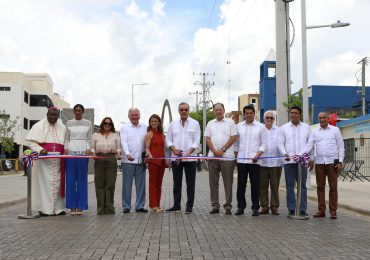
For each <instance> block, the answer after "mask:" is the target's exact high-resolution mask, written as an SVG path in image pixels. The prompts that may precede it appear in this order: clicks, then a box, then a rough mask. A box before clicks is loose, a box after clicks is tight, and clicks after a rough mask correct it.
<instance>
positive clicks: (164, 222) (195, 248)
mask: <svg viewBox="0 0 370 260" xmlns="http://www.w3.org/2000/svg"><path fill="white" fill-rule="evenodd" d="M3 177H5V176H0V184H2V183H5V180H6V181H7V182H8V185H9V186H10V185H11V184H12V182H11V179H12V178H13V180H17V178H18V184H17V183H16V182H15V181H14V182H13V184H14V183H15V184H14V185H12V186H13V188H14V189H12V188H11V187H8V190H9V193H12V192H13V191H15V190H17V189H19V183H20V182H21V181H23V179H22V178H21V177H22V176H9V177H6V178H5V179H4V178H3ZM91 177H92V176H91ZM91 177H90V178H91ZM147 177H148V176H147ZM147 180H148V178H147ZM23 182H25V180H24V181H23ZM184 182H185V180H183V186H182V196H183V197H182V203H181V208H182V212H177V213H165V212H161V213H157V212H151V211H150V212H149V213H141V212H136V211H135V209H136V208H135V197H136V196H135V192H134V191H135V188H133V192H134V194H133V196H132V201H131V202H132V203H131V212H130V213H127V214H126V213H125V214H124V213H122V206H121V205H122V175H121V174H120V175H119V176H118V177H117V181H116V190H115V199H114V200H115V207H116V214H112V215H97V205H96V197H95V187H94V186H95V185H94V183H91V184H90V185H89V190H88V192H89V195H88V197H89V209H88V210H86V211H84V214H83V215H82V216H71V215H69V214H67V215H65V216H55V217H45V218H44V217H43V218H37V219H33V220H26V219H18V217H17V216H19V215H22V214H24V213H25V211H26V203H25V202H23V203H18V204H17V205H13V206H9V207H7V208H3V209H0V259H30V260H33V259H35V260H36V259H61V260H63V259H103V260H108V259H133V260H139V259H143V260H150V259H161V260H162V259H194V260H196V259H202V260H208V259H209V260H211V259H264V260H269V259H272V260H277V259H368V258H369V254H370V248H369V244H370V229H369V223H370V218H369V217H368V216H365V215H360V214H356V213H354V212H351V211H348V210H343V209H342V210H339V217H338V219H336V220H332V219H330V218H329V217H326V218H320V219H316V218H313V217H312V214H314V213H315V211H316V201H308V211H307V212H308V214H309V216H310V218H309V219H308V220H307V221H302V220H294V219H290V218H287V213H288V212H287V208H286V203H285V196H284V195H285V193H284V192H283V191H282V192H281V193H280V198H281V199H280V202H281V203H280V206H281V210H280V215H279V216H275V215H272V214H269V215H261V216H259V217H253V216H251V213H252V212H251V209H250V198H251V196H250V187H249V184H248V188H247V191H246V199H247V203H248V205H247V208H246V209H245V214H244V215H239V216H237V215H235V211H236V204H237V202H236V199H235V193H236V186H237V183H236V180H235V179H234V184H233V195H234V196H233V203H232V204H233V209H232V212H233V213H234V214H232V215H226V214H225V211H224V209H223V208H221V212H220V214H210V213H209V212H210V210H211V202H210V191H209V176H208V172H206V171H202V172H197V177H196V191H195V203H194V208H193V213H192V214H185V212H184V209H185V205H186V201H187V200H186V185H185V183H184ZM343 184H345V185H343ZM348 185H350V186H355V187H356V188H355V190H353V191H351V190H349V189H343V188H344V187H345V186H346V187H347V186H348ZM363 185H365V187H369V185H370V184H369V183H366V184H363V183H359V182H357V183H349V184H348V183H340V184H339V186H340V189H341V190H340V191H339V192H342V195H341V198H344V197H349V195H348V192H347V195H346V194H345V190H347V191H348V190H349V193H352V194H353V198H354V199H355V200H356V203H357V202H358V201H359V198H358V197H364V198H367V197H368V194H369V192H367V193H365V195H363V194H358V193H357V192H358V190H359V189H357V187H358V186H363ZM2 187H4V185H2ZM23 187H25V185H24V186H23ZM364 189H365V190H366V188H364ZM24 192H25V189H24ZM146 192H147V193H146V194H148V185H147V189H146ZM310 192H312V193H313V194H314V192H315V191H314V190H312V191H310ZM1 193H4V192H3V189H2V188H1V187H0V194H1ZM366 195H367V196H366ZM365 196H366V197H365ZM224 201H225V196H224V192H223V183H222V181H221V182H220V203H224ZM352 203H353V201H352ZM358 205H360V204H358ZM361 205H362V204H361ZM161 206H162V207H163V208H166V209H167V208H169V207H171V206H173V178H172V172H168V171H166V173H165V175H164V178H163V185H162V197H161ZM145 207H146V208H147V207H148V200H147V201H146V204H145Z"/></svg>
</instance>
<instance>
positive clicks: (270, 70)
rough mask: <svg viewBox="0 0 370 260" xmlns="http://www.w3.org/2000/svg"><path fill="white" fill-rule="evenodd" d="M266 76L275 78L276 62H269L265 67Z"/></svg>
mask: <svg viewBox="0 0 370 260" xmlns="http://www.w3.org/2000/svg"><path fill="white" fill-rule="evenodd" d="M267 73H268V74H267V77H269V78H275V77H276V64H269V65H268V68H267Z"/></svg>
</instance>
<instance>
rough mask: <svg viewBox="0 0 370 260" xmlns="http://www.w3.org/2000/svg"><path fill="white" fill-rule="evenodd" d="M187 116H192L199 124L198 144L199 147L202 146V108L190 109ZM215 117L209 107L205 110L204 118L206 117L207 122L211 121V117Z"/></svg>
mask: <svg viewBox="0 0 370 260" xmlns="http://www.w3.org/2000/svg"><path fill="white" fill-rule="evenodd" d="M189 116H190V117H191V118H193V119H194V120H197V121H198V123H199V125H200V131H201V135H200V136H201V138H200V145H201V147H202V146H203V138H202V137H203V111H202V110H198V111H195V110H194V111H191V112H190V113H189ZM214 118H215V115H214V114H213V111H211V109H210V108H209V109H207V111H206V119H207V123H208V122H209V121H211V120H212V119H214Z"/></svg>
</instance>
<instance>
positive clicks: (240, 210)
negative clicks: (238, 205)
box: [235, 209, 244, 216]
mask: <svg viewBox="0 0 370 260" xmlns="http://www.w3.org/2000/svg"><path fill="white" fill-rule="evenodd" d="M243 214H244V210H243V209H237V211H236V212H235V215H237V216H238V215H243Z"/></svg>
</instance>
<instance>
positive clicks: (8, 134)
mask: <svg viewBox="0 0 370 260" xmlns="http://www.w3.org/2000/svg"><path fill="white" fill-rule="evenodd" d="M17 123H18V117H17V118H16V119H14V120H11V119H10V117H9V116H8V115H7V114H5V110H3V111H0V148H1V150H0V152H1V153H2V154H4V153H11V152H13V151H14V136H15V132H16V131H15V130H16V129H17V126H18V125H17Z"/></svg>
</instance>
